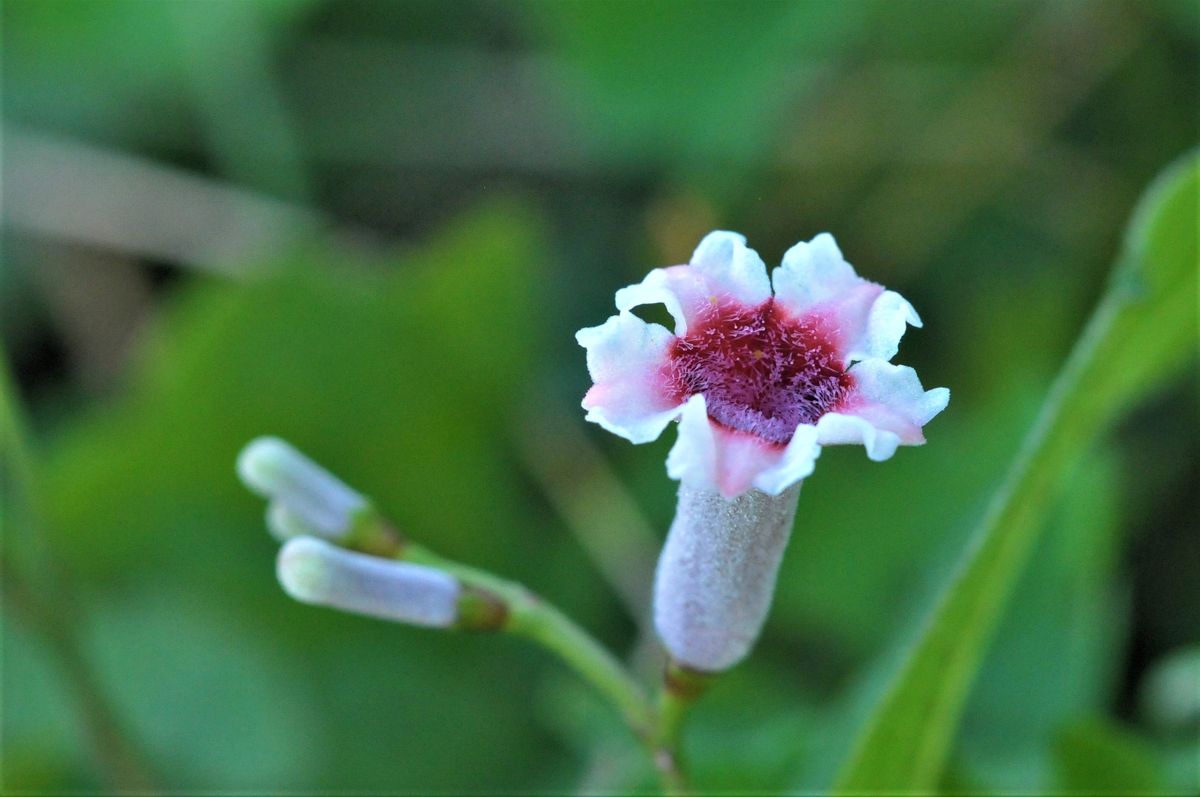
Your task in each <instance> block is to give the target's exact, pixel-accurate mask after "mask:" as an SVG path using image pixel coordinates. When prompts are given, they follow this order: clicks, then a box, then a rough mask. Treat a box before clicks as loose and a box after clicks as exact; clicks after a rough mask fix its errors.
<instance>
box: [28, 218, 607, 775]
mask: <svg viewBox="0 0 1200 797" xmlns="http://www.w3.org/2000/svg"><path fill="white" fill-rule="evenodd" d="M542 245H543V244H542V241H541V236H540V232H539V227H538V225H537V223H536V221H535V220H534V219H533V217H532V216H531V215H530V214H529V213H528V212H527V211H525V210H524V209H522V208H521V207H519V206H516V205H513V204H497V205H493V206H491V207H490V208H489V209H487V210H485V211H481V212H477V213H473V214H469V215H467V216H466V217H464V218H463V219H462V220H461V222H458V223H455V224H453V225H451V226H450V227H449V229H448V230H447V231H445V232H444V233H442V234H440V235H438V236H437V237H435V238H434V239H433V240H432V241H430V242H429V243H428V244H427V245H425V246H422V247H420V248H417V249H413V250H412V251H409V252H405V253H404V254H403V255H402V256H391V257H381V258H378V259H372V260H362V259H358V258H355V257H353V256H352V255H349V254H347V253H345V252H338V253H327V252H306V253H303V254H300V255H297V256H295V257H292V258H288V259H287V260H285V261H284V262H282V263H278V264H275V265H276V268H274V269H273V270H271V269H268V270H267V271H265V272H264V273H263V274H261V275H260V276H258V277H257V278H255V279H253V280H251V281H249V282H246V283H230V282H226V281H221V280H216V279H211V280H207V281H197V282H195V283H193V284H192V285H190V286H189V287H188V289H187V290H185V291H183V292H181V293H179V294H178V295H177V297H176V301H175V302H174V303H173V306H170V307H169V308H168V310H167V312H165V314H164V316H163V317H162V318H160V319H159V320H158V324H157V330H156V332H157V334H156V335H155V336H153V337H151V338H148V339H147V340H148V341H149V343H150V344H151V345H150V346H149V347H148V348H146V349H144V350H143V351H142V356H141V362H140V363H139V367H138V368H137V369H136V371H135V375H134V377H133V379H132V382H131V384H130V385H129V387H128V389H127V391H126V392H125V394H123V395H122V396H120V397H119V398H118V399H116V400H114V401H112V402H110V403H109V404H108V405H105V406H96V407H93V408H92V410H91V411H90V412H88V413H84V414H81V415H80V416H79V417H78V418H77V419H76V421H75V422H74V423H73V424H72V425H71V426H69V427H67V428H66V429H65V430H63V431H62V432H61V433H60V435H59V437H58V438H57V439H56V440H54V441H53V443H52V445H51V446H50V447H49V449H48V451H47V454H48V456H47V457H46V460H45V461H44V462H43V463H42V465H41V467H40V468H39V473H38V475H39V477H40V479H41V484H42V486H43V488H44V493H45V495H46V496H47V500H46V529H47V533H48V535H50V536H51V538H52V541H53V543H54V547H55V550H56V551H57V552H59V553H60V555H61V557H62V558H63V559H64V560H65V562H66V563H67V564H68V565H69V567H70V568H71V569H72V571H73V572H74V573H75V574H77V576H78V577H79V579H80V581H81V584H82V585H84V587H85V588H86V589H87V591H88V593H89V595H90V596H94V597H93V600H91V601H90V603H92V604H93V605H96V606H102V607H110V608H107V609H105V610H104V611H101V612H99V614H100V616H99V617H98V618H97V621H98V622H99V623H100V626H99V630H98V631H97V634H96V635H95V639H96V645H97V647H96V649H95V654H94V655H95V657H96V659H97V661H98V662H99V663H100V664H102V665H103V667H102V670H103V674H104V675H105V679H106V682H108V683H110V684H111V685H112V688H113V694H114V697H115V698H116V699H117V701H118V703H119V707H120V708H121V709H122V711H123V712H124V713H125V714H126V715H127V716H130V717H132V718H133V720H134V723H135V727H137V728H138V729H139V730H140V731H141V733H142V734H143V735H145V736H146V737H148V741H149V742H150V743H149V744H148V745H147V746H148V747H150V748H152V749H153V750H154V751H156V752H157V753H158V755H159V757H160V758H165V759H166V760H165V761H164V762H163V763H164V764H165V765H166V766H165V767H164V769H165V772H166V773H167V774H168V775H170V779H169V780H168V781H166V785H168V786H169V787H172V788H203V789H204V790H209V789H212V788H217V787H218V786H220V787H221V788H225V789H229V788H234V789H242V788H258V787H267V786H278V785H286V784H287V783H291V784H293V785H295V786H296V787H299V786H300V785H304V786H305V787H309V788H328V789H347V788H357V789H362V790H368V791H380V790H387V791H394V790H424V789H429V788H438V789H444V790H447V791H452V792H459V791H475V790H480V789H483V788H508V789H530V788H535V787H538V788H550V787H559V788H561V787H562V786H563V783H562V781H561V780H551V781H549V782H548V781H547V779H546V778H547V777H554V778H561V772H560V771H557V772H556V771H551V768H552V767H553V765H554V762H553V759H554V756H546V755H545V750H546V749H547V745H549V746H550V747H549V749H551V750H553V749H554V747H553V739H552V738H549V739H548V738H547V734H546V733H545V732H544V731H543V730H541V729H539V728H538V727H537V725H536V722H535V720H534V718H533V717H531V716H530V713H529V711H528V706H529V703H530V699H531V695H532V693H533V691H534V690H535V687H536V685H537V681H538V679H539V678H540V677H541V672H542V668H548V667H554V666H557V665H556V663H554V662H552V661H551V660H550V659H549V658H548V657H544V656H541V655H539V654H538V653H537V652H536V651H531V650H528V649H526V648H525V647H524V646H521V645H518V644H516V643H509V642H507V641H503V640H496V639H492V638H481V637H469V636H458V635H435V634H430V633H428V632H424V633H423V632H421V631H419V630H414V629H408V628H403V627H398V626H394V625H386V624H381V623H377V622H368V621H365V620H362V619H361V618H354V617H348V616H346V615H341V614H336V613H333V612H329V611H324V610H319V609H314V608H312V607H308V606H301V605H297V604H294V603H293V602H291V601H288V599H287V598H286V597H285V596H284V595H282V594H281V592H280V590H279V588H278V586H277V585H276V583H275V580H274V577H273V567H272V560H273V557H274V545H273V543H272V541H271V540H270V538H269V536H268V535H267V534H266V531H265V530H264V528H263V522H262V511H263V508H262V504H261V501H259V500H258V499H256V498H255V497H254V496H252V495H250V494H248V493H247V492H246V491H245V490H244V488H242V487H241V486H240V485H239V484H238V482H237V479H236V476H235V474H234V470H233V463H234V459H235V457H236V455H237V452H238V451H239V449H240V448H241V447H242V446H243V445H244V444H245V443H246V441H248V440H249V439H251V438H252V437H254V436H256V435H259V434H264V433H271V434H278V435H281V436H283V437H285V438H287V439H289V440H292V441H293V442H294V443H295V444H296V445H298V446H299V447H300V448H302V449H304V450H305V451H307V452H310V453H311V454H312V455H313V456H314V457H315V458H316V459H318V460H319V461H321V462H322V463H323V464H326V465H327V466H328V467H330V468H331V469H333V470H334V471H336V472H337V473H338V474H339V475H340V476H342V477H343V478H345V479H346V480H347V481H348V482H349V483H351V484H353V485H354V486H355V487H357V488H359V489H361V490H363V491H364V492H366V493H367V494H369V495H371V496H372V497H373V498H375V499H376V501H377V503H378V504H379V505H380V506H381V507H382V508H384V509H385V510H386V511H387V513H388V514H389V516H391V517H392V518H394V519H395V520H396V521H397V522H398V523H399V524H400V525H401V526H402V527H403V529H404V530H405V531H406V532H407V533H409V534H411V535H412V536H413V537H415V538H418V539H420V540H422V541H424V542H427V543H428V544H429V545H431V546H432V547H434V548H436V549H438V550H440V551H443V552H445V553H446V554H447V555H450V556H453V557H455V558H459V559H461V560H463V561H467V562H470V563H473V564H478V565H482V566H484V567H488V568H491V569H495V570H497V571H499V572H503V573H505V574H506V575H513V576H516V577H518V578H521V579H522V580H524V581H526V582H527V583H528V584H530V586H532V587H533V588H535V589H537V590H539V591H541V592H544V593H547V594H549V595H552V596H553V597H554V598H555V599H562V602H563V603H565V604H567V605H568V606H570V605H572V604H575V605H581V604H582V605H585V606H587V609H588V611H587V612H583V614H584V616H585V617H586V616H588V614H589V612H590V614H591V615H592V616H594V615H596V614H597V613H598V612H599V610H601V609H602V608H603V603H602V602H597V601H596V600H595V596H596V595H607V593H606V592H604V591H603V587H602V586H601V585H600V583H599V581H598V579H597V577H596V575H595V574H594V572H593V571H591V570H590V569H589V568H588V567H587V565H586V563H585V561H584V560H583V555H582V554H581V553H580V552H579V551H578V548H577V546H575V545H574V544H573V542H572V541H571V540H570V538H569V537H567V536H566V535H561V534H560V535H554V534H551V533H548V532H549V531H550V530H549V529H547V528H546V526H545V524H544V523H541V522H532V521H531V518H530V515H529V512H528V497H527V494H526V490H525V489H524V485H523V482H522V480H521V476H520V474H519V472H518V471H517V469H516V468H514V467H513V463H514V462H515V456H514V455H512V454H510V452H509V445H510V440H511V436H512V431H511V424H512V423H513V422H514V418H515V417H516V415H517V413H516V410H517V402H520V401H522V400H524V398H525V396H526V389H527V387H526V386H527V384H528V382H529V379H530V375H531V373H532V372H533V370H534V369H535V368H536V367H537V363H538V358H537V357H536V356H535V352H536V351H537V345H538V344H537V341H536V339H535V331H536V327H534V326H533V325H531V324H529V323H528V319H529V318H530V317H532V316H533V314H534V312H535V310H534V308H535V307H536V295H537V290H538V288H537V286H538V283H539V280H540V277H539V273H540V271H541V269H542V267H543V262H544V261H543V254H542V251H543V250H542ZM532 549H536V550H538V552H539V555H538V556H536V557H531V556H529V555H528V551H529V550H532ZM147 590H149V594H147ZM160 593H161V594H160ZM181 594H182V595H183V596H187V597H180V595H181ZM192 602H195V605H190V604H191V603H192ZM142 603H145V604H150V603H155V604H156V606H157V608H153V609H151V608H145V607H143V608H145V611H146V612H148V614H147V615H146V616H142V613H141V612H140V611H139V610H138V606H139V605H140V604H142ZM157 604H161V605H157ZM111 607H116V608H111ZM610 614H615V612H612V613H610ZM220 618H226V619H225V620H224V621H222V620H221V619H220ZM176 637H177V638H178V639H175V638H176ZM173 639H175V641H172V640H173ZM222 647H228V648H236V649H237V650H236V652H233V651H230V652H229V654H228V656H229V658H228V659H227V660H224V659H222V658H221V655H222V654H221V653H220V651H221V649H222ZM198 648H203V649H198ZM209 650H212V651H213V653H212V655H209V654H208V653H207V651H209ZM281 654H282V656H284V657H286V658H285V659H284V660H283V661H284V663H283V664H282V665H281V664H279V663H278V661H276V660H277V659H279V658H280V655H281ZM239 662H240V663H239ZM201 664H202V665H203V666H201ZM168 672H170V673H172V678H170V679H168V678H167V676H166V675H160V674H161V673H168ZM123 673H131V674H134V675H131V676H129V677H130V678H132V680H131V681H129V682H128V683H124V682H123V680H122V679H123V675H122V674H123ZM148 681H154V682H156V683H157V682H159V681H162V682H163V683H164V684H174V686H173V687H172V688H176V687H178V688H187V689H189V690H191V691H194V692H196V694H197V695H210V696H211V695H219V696H221V697H219V698H218V699H217V700H216V702H215V703H213V702H206V700H207V699H203V698H201V697H198V696H187V695H177V696H173V697H170V705H171V710H170V711H165V710H164V709H163V705H164V701H165V700H167V698H166V697H164V696H162V695H159V696H158V697H155V695H156V694H158V693H157V692H155V691H154V690H150V689H148V688H146V689H141V688H138V687H137V684H139V683H142V682H148ZM185 681H186V682H187V683H188V684H190V685H189V686H187V687H182V686H181V684H183V683H184V682H185ZM241 681H244V682H241ZM193 697H194V698H195V699H193ZM314 703H316V707H315V708H314V706H313V704H314ZM272 705H277V707H278V708H277V710H276V709H273V708H271V706H272ZM155 712H159V713H160V714H156V713H155ZM297 725H298V726H300V727H303V728H307V730H306V731H305V733H304V734H302V738H297V737H296V735H295V729H294V728H293V729H292V730H288V727H289V726H297ZM189 727H190V728H193V729H201V728H202V729H203V730H197V731H196V732H194V733H192V734H191V737H190V739H189V742H188V745H189V748H190V749H189V750H188V752H187V758H188V761H187V763H186V765H185V764H184V763H182V762H177V761H174V760H173V759H171V755H172V754H173V752H174V751H175V750H177V749H178V744H177V741H178V740H179V739H180V738H182V736H183V735H184V734H185V733H186V729H187V728H189ZM310 736H311V737H312V738H310ZM314 744H315V745H316V748H313V746H312V745H314ZM313 749H317V750H318V751H319V752H318V753H316V754H314V753H313V752H312V751H313ZM398 749H399V750H402V751H403V755H402V756H397V755H395V754H394V753H395V751H396V750H398ZM305 751H308V752H305ZM243 752H244V753H245V754H246V755H244V756H243V755H242V753H243ZM256 756H257V761H255V760H254V759H255V757H256ZM293 756H300V757H302V758H303V759H304V760H305V761H306V766H310V767H311V769H310V770H309V771H308V772H305V771H304V770H301V769H296V768H293V767H291V766H290V765H289V763H288V762H289V761H290V760H291V758H292V757H293ZM224 758H229V767H228V768H226V769H225V770H224V775H223V776H222V774H221V768H220V766H219V763H218V762H220V761H221V760H222V759H224ZM501 762H504V765H503V766H501ZM284 775H286V776H287V777H284ZM293 775H296V776H297V777H295V778H294V779H293V778H292V776H293ZM275 776H278V777H275ZM269 780H274V781H275V782H274V783H269V782H268V781H269ZM300 781H303V784H301V783H300ZM68 785H69V784H68Z"/></svg>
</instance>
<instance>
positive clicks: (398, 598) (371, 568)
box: [276, 537, 462, 628]
mask: <svg viewBox="0 0 1200 797" xmlns="http://www.w3.org/2000/svg"><path fill="white" fill-rule="evenodd" d="M276 573H277V575H278V577H279V583H280V585H282V586H283V589H284V591H285V592H287V594H289V595H291V596H292V597H293V598H295V599H296V600H298V601H301V602H303V603H314V604H318V605H321V606H331V607H333V608H335V609H342V610H344V611H348V612H354V613H356V614H365V615H367V616H370V617H378V618H380V619H383V620H394V621H397V622H401V623H409V624H412V625H422V626H428V627H431V628H449V627H451V626H452V625H454V624H455V623H456V622H457V621H458V619H459V598H460V597H461V595H462V588H461V586H460V584H459V582H458V580H457V579H455V578H454V577H453V576H451V575H449V574H447V573H444V572H442V571H441V570H438V569H436V568H432V567H426V566H424V565H418V564H411V563H409V562H393V561H389V560H387V559H381V558H379V557H376V556H368V555H367V554H362V553H356V552H354V551H347V550H345V549H343V548H339V547H338V546H336V545H333V544H332V543H329V542H326V541H325V540H322V539H318V538H316V537H296V538H294V539H291V540H288V542H287V543H286V544H285V545H284V546H283V547H282V548H281V549H280V550H279V557H278V559H277V561H276Z"/></svg>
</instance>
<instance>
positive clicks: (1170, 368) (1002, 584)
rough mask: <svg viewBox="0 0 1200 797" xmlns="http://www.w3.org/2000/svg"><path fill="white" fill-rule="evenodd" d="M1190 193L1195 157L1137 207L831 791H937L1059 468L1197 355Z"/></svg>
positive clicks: (1196, 183) (1197, 167)
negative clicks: (1015, 448)
mask: <svg viewBox="0 0 1200 797" xmlns="http://www.w3.org/2000/svg"><path fill="white" fill-rule="evenodd" d="M1198 188H1200V161H1198V160H1197V157H1196V155H1195V154H1194V153H1193V154H1190V155H1189V156H1188V157H1186V158H1185V159H1183V160H1181V161H1180V162H1178V163H1177V164H1175V165H1174V166H1172V167H1171V168H1169V169H1168V170H1167V172H1166V173H1165V174H1164V175H1163V176H1162V177H1160V178H1159V179H1158V180H1157V181H1156V182H1155V183H1154V185H1152V186H1151V188H1150V189H1149V191H1148V192H1147V194H1146V196H1145V197H1144V198H1143V200H1142V202H1141V203H1140V205H1139V207H1138V209H1137V211H1136V212H1135V214H1134V216H1133V220H1132V222H1131V224H1130V228H1129V234H1128V236H1127V238H1126V241H1125V246H1124V250H1123V252H1122V254H1121V257H1120V259H1119V261H1118V265H1117V268H1116V269H1115V271H1114V275H1113V278H1112V280H1111V282H1110V285H1109V288H1108V290H1107V291H1106V293H1105V295H1104V297H1103V298H1102V299H1101V301H1100V304H1099V306H1098V307H1097V309H1096V311H1095V313H1094V314H1093V317H1092V319H1091V321H1090V322H1089V323H1088V325H1087V327H1086V328H1085V329H1084V331H1083V333H1082V335H1081V337H1080V338H1079V340H1078V341H1077V343H1076V345H1075V348H1074V350H1073V351H1072V353H1071V356H1070V358H1069V359H1068V361H1067V363H1066V365H1065V366H1064V368H1063V370H1062V372H1061V373H1060V374H1059V376H1058V379H1057V381H1056V382H1055V385H1054V387H1053V388H1052V390H1051V392H1050V395H1049V396H1048V397H1047V399H1046V402H1045V404H1044V405H1043V407H1042V410H1041V412H1040V414H1039V416H1038V419H1037V421H1036V422H1035V423H1034V426H1033V428H1032V429H1031V430H1030V432H1029V434H1028V436H1027V438H1026V440H1025V443H1024V445H1023V447H1022V450H1021V453H1020V454H1018V456H1017V458H1016V460H1015V462H1014V463H1013V465H1012V467H1011V468H1010V471H1009V475H1008V477H1007V479H1006V480H1005V483H1004V484H1003V486H1002V487H1001V489H1000V491H999V492H998V494H997V495H996V496H995V498H994V499H993V502H992V504H991V506H990V507H989V509H988V511H987V513H986V514H985V516H984V518H983V521H982V523H981V524H980V527H979V528H978V529H977V530H976V533H975V535H974V536H973V538H972V542H971V543H970V545H969V547H968V549H967V551H966V552H965V554H964V556H963V559H962V561H961V562H960V564H959V566H958V567H957V568H956V569H955V570H954V572H953V573H952V574H951V577H950V581H949V583H948V585H947V586H946V588H945V589H944V590H943V591H942V593H941V595H940V597H939V599H938V600H937V602H936V603H935V605H934V607H933V609H932V611H931V613H930V614H929V616H928V618H927V620H926V622H925V623H924V624H923V625H922V627H921V628H920V630H919V631H918V633H917V636H916V640H915V642H914V644H913V645H912V647H911V648H910V649H909V651H908V653H907V655H906V656H904V657H902V659H901V661H900V664H899V666H898V668H897V670H896V672H895V674H894V675H893V676H892V678H891V683H890V686H889V687H888V688H887V689H886V690H885V691H884V693H883V696H882V699H881V700H880V701H879V703H878V704H877V705H876V707H875V708H874V710H873V711H872V712H871V713H870V714H869V715H868V719H867V721H866V723H865V725H864V727H863V728H862V729H861V730H860V732H859V735H858V737H857V742H856V743H855V745H854V747H853V748H852V750H851V753H850V756H849V758H848V760H847V761H846V763H845V765H844V766H843V768H842V771H841V775H840V777H839V778H838V780H837V782H836V788H837V789H838V790H841V791H852V792H861V791H878V790H880V789H886V790H888V791H929V790H931V789H934V788H936V786H937V784H938V782H939V779H940V777H941V775H942V773H943V770H944V767H945V762H946V757H947V753H948V751H949V749H950V746H951V744H952V742H953V740H954V736H955V732H956V729H957V726H958V723H959V719H960V717H961V715H962V712H963V707H964V703H965V700H966V697H967V694H968V690H969V689H970V686H971V683H972V681H973V679H974V677H975V675H976V673H977V671H978V670H979V668H980V665H981V664H982V661H983V656H984V653H985V652H986V649H987V644H988V642H989V640H990V639H991V637H992V632H993V631H994V630H995V626H996V624H997V621H998V619H999V618H1000V616H1001V613H1002V611H1003V609H1004V606H1005V602H1006V600H1007V598H1008V596H1009V594H1010V593H1011V591H1012V587H1013V584H1014V583H1015V582H1016V580H1017V578H1018V576H1019V575H1020V574H1021V571H1022V569H1023V566H1024V564H1025V561H1026V559H1027V558H1028V557H1027V555H1028V553H1029V551H1030V549H1031V547H1032V546H1033V543H1034V542H1035V541H1036V540H1037V538H1038V534H1039V532H1040V531H1041V529H1042V528H1043V527H1044V525H1045V524H1044V523H1043V522H1042V521H1043V519H1044V515H1045V513H1046V511H1047V509H1048V507H1049V506H1050V503H1051V499H1052V498H1053V496H1054V494H1055V491H1056V488H1057V487H1059V485H1060V483H1061V481H1062V478H1063V476H1064V474H1065V472H1066V471H1067V470H1068V469H1069V468H1070V466H1071V465H1072V464H1073V463H1074V462H1075V461H1076V460H1077V459H1078V458H1079V457H1081V456H1082V455H1083V454H1085V453H1086V452H1087V449H1088V446H1089V445H1090V444H1091V442H1092V441H1093V440H1094V439H1095V438H1096V437H1097V436H1098V435H1099V434H1100V433H1101V432H1102V431H1103V429H1104V427H1105V425H1106V424H1107V423H1108V422H1109V421H1111V420H1112V419H1113V417H1114V416H1116V415H1117V414H1118V413H1119V412H1120V411H1121V410H1122V409H1124V408H1127V407H1128V406H1129V405H1130V404H1131V403H1132V402H1134V401H1135V400H1137V399H1138V398H1139V397H1140V396H1142V395H1144V394H1145V393H1146V392H1147V391H1149V390H1151V389H1153V388H1154V387H1155V386H1158V385H1160V384H1161V383H1162V382H1163V381H1165V380H1166V379H1167V378H1169V377H1171V376H1172V375H1174V374H1175V373H1176V372H1177V371H1178V370H1179V368H1180V367H1181V366H1184V365H1186V364H1187V363H1188V362H1189V361H1190V359H1191V358H1192V357H1193V356H1194V351H1195V343H1196V321H1195V313H1194V311H1195V301H1196V263H1197V260H1196V222H1197V193H1198V191H1197V189H1198ZM1013 320H1014V321H1019V319H1013Z"/></svg>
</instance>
